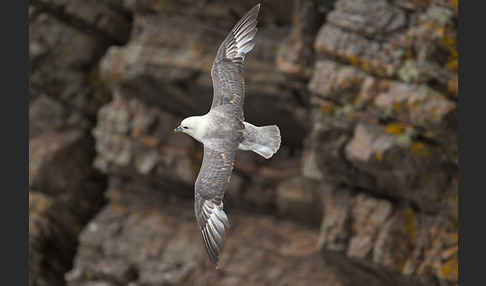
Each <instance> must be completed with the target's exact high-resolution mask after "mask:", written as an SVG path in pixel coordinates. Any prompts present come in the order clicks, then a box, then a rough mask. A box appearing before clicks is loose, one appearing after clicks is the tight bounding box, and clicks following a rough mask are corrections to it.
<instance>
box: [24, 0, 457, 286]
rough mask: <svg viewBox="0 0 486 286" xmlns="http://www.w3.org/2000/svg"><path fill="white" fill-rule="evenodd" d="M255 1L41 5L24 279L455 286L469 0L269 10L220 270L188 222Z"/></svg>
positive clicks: (250, 75)
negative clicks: (220, 79)
mask: <svg viewBox="0 0 486 286" xmlns="http://www.w3.org/2000/svg"><path fill="white" fill-rule="evenodd" d="M254 4H255V2H254V1H238V2H237V3H236V2H235V3H228V1H194V0H187V1H158V0H144V1H141V0H140V1H129V0H127V1H111V0H103V1H78V0H74V1H51V0H35V1H34V0H33V1H31V6H30V8H29V21H30V24H29V29H30V35H29V37H30V58H31V62H32V73H31V76H30V88H31V92H32V97H31V100H30V107H29V108H30V131H29V134H30V150H29V151H30V174H29V183H30V197H29V250H30V256H29V269H30V274H31V275H30V285H57V284H59V283H67V284H68V285H73V286H74V285H161V284H162V285H241V284H246V285H313V284H325V285H336V286H337V285H343V286H344V285H363V284H365V283H366V284H369V285H456V284H457V275H458V265H457V250H458V242H457V193H458V189H457V182H458V173H457V162H458V158H457V156H458V154H457V140H456V129H457V126H456V113H457V96H458V91H457V86H458V84H457V63H458V57H457V56H458V55H457V48H456V33H457V31H456V29H457V1H447V0H429V1H411V0H396V1H375V0H373V1H372V0H328V1H314V0H309V1H304V0H292V1H291V0H289V1H267V2H265V3H263V6H262V13H261V15H260V19H261V21H260V24H259V27H260V28H259V32H258V34H257V37H256V38H257V39H256V47H255V49H254V50H253V51H252V52H251V54H250V56H249V57H248V58H247V59H246V66H245V78H246V94H247V96H246V103H245V113H246V118H247V120H248V121H250V122H252V123H254V124H256V125H263V124H277V125H279V127H280V129H281V132H282V147H281V149H280V151H279V152H278V153H277V154H276V156H275V157H273V158H272V159H271V160H264V159H262V158H260V157H258V156H257V155H256V154H253V153H248V152H240V153H239V154H238V155H237V161H236V163H235V171H234V174H233V177H232V181H231V187H230V189H229V190H228V192H227V194H226V197H225V209H226V210H227V212H228V214H229V216H230V219H231V222H232V228H231V230H230V233H229V235H228V236H227V238H226V243H225V245H224V248H223V251H222V256H221V270H215V269H214V267H212V266H211V265H210V264H209V261H208V259H207V257H206V254H205V252H204V249H203V244H202V240H201V237H200V234H199V230H198V229H197V226H196V223H195V219H194V217H193V206H192V199H193V182H194V180H195V178H196V176H197V173H198V171H199V167H200V164H201V160H202V148H201V146H200V145H199V144H198V143H195V142H194V141H193V140H192V139H191V138H189V137H187V136H184V135H181V134H174V133H173V132H172V129H173V128H174V127H175V126H177V124H178V123H179V121H180V120H181V119H182V118H184V117H186V116H188V115H192V114H202V113H205V112H206V111H207V109H208V107H209V105H210V100H211V94H212V86H211V78H210V74H209V71H210V66H211V62H212V60H213V58H214V54H215V52H216V49H217V47H218V46H219V44H220V42H221V41H222V39H224V37H225V35H226V33H227V31H229V29H230V28H231V26H232V25H233V24H234V23H235V22H236V21H237V20H238V19H239V18H240V17H241V15H243V14H244V13H245V12H246V11H247V10H248V9H249V8H250V7H252V6H253V5H254Z"/></svg>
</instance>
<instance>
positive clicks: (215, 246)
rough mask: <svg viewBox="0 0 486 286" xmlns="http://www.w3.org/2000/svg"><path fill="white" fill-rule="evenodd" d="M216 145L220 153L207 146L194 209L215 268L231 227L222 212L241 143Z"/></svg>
mask: <svg viewBox="0 0 486 286" xmlns="http://www.w3.org/2000/svg"><path fill="white" fill-rule="evenodd" d="M217 144H218V148H217V150H219V151H215V150H214V149H211V148H210V147H207V146H204V158H203V162H202V165H201V169H200V171H199V175H198V177H197V180H196V186H195V188H196V194H195V205H194V210H195V212H196V219H197V223H198V224H199V228H200V229H201V232H202V236H203V239H204V244H205V245H206V251H207V253H208V255H209V259H210V260H211V262H212V263H214V264H217V263H218V258H219V251H220V248H221V243H222V240H223V237H224V235H225V233H226V230H227V229H228V228H229V226H230V224H229V221H228V217H227V216H226V213H225V212H224V210H223V196H224V192H225V191H226V189H227V188H228V186H229V182H230V178H231V173H232V171H233V161H234V159H235V154H236V148H237V144H238V141H236V140H235V141H231V140H224V141H221V142H220V143H217Z"/></svg>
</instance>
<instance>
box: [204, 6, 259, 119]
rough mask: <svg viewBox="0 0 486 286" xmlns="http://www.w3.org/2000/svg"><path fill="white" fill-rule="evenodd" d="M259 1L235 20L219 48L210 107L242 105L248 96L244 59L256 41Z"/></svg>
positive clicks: (214, 64)
mask: <svg viewBox="0 0 486 286" xmlns="http://www.w3.org/2000/svg"><path fill="white" fill-rule="evenodd" d="M259 10H260V4H258V5H256V6H255V7H253V8H252V9H251V10H250V11H248V13H246V15H245V16H243V18H241V19H240V21H238V23H236V25H235V26H234V27H233V29H232V30H231V32H230V33H229V34H228V36H226V39H225V40H224V41H223V43H222V44H221V46H220V47H219V49H218V53H217V54H216V58H215V59H214V62H213V66H212V68H211V77H212V79H213V89H214V94H213V103H212V105H211V109H212V108H214V107H216V106H219V105H223V104H236V105H238V106H239V107H240V108H241V118H242V117H243V103H244V97H245V89H244V88H245V86H244V85H245V82H244V78H243V61H244V59H245V55H246V54H247V53H248V52H250V51H251V50H252V49H253V47H254V45H255V43H254V41H253V38H254V37H255V34H256V32H257V28H256V25H257V16H258V11H259Z"/></svg>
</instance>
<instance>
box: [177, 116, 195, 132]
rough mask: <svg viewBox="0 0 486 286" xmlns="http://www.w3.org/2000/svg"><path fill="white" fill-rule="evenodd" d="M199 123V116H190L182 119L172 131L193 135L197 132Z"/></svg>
mask: <svg viewBox="0 0 486 286" xmlns="http://www.w3.org/2000/svg"><path fill="white" fill-rule="evenodd" d="M199 125H200V124H199V116H191V117H187V118H186V119H184V120H182V122H181V124H180V125H179V126H177V128H176V129H174V131H175V132H182V133H186V134H187V135H190V136H192V137H194V136H195V135H196V134H197V132H198V127H199Z"/></svg>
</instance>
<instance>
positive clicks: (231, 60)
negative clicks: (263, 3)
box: [175, 4, 280, 265]
mask: <svg viewBox="0 0 486 286" xmlns="http://www.w3.org/2000/svg"><path fill="white" fill-rule="evenodd" d="M259 10H260V4H258V5H256V6H255V7H253V8H252V9H251V10H250V11H248V12H247V13H246V14H245V15H244V16H243V17H242V18H241V19H240V20H239V21H238V23H236V25H235V26H234V27H233V29H232V30H231V32H230V33H229V34H228V35H227V36H226V39H225V40H224V41H223V43H222V44H221V46H220V47H219V49H218V51H217V54H216V58H215V59H214V61H213V65H212V68H211V77H212V80H213V101H212V104H211V108H210V110H209V112H208V113H206V114H204V115H201V116H191V117H188V118H186V119H184V120H182V122H181V124H180V125H179V126H178V127H177V128H176V129H175V131H176V132H183V133H186V134H187V135H190V136H192V137H193V138H194V139H196V140H197V141H199V142H201V143H202V144H203V145H204V158H203V161H202V165H201V169H200V170H199V175H198V176H197V179H196V183H195V202H194V203H195V204H194V210H195V213H196V220H197V223H198V224H199V228H200V230H201V232H202V237H203V240H204V244H205V246H206V251H207V253H208V256H209V259H210V260H211V262H212V263H213V264H215V265H217V264H218V259H219V253H220V248H221V243H222V240H223V237H224V235H225V233H226V230H227V229H228V228H229V226H230V224H229V221H228V217H227V216H226V213H225V212H224V210H223V196H224V193H225V191H226V190H227V189H228V186H229V182H230V178H231V173H232V171H233V161H234V160H235V154H236V151H237V150H250V151H253V152H255V153H257V154H259V155H261V156H263V157H264V158H265V159H268V158H270V157H272V156H273V154H275V153H276V152H277V151H278V149H279V148H280V130H279V128H278V126H276V125H271V126H261V127H257V126H254V125H252V124H250V123H248V122H245V119H244V112H243V102H244V98H245V86H244V79H243V63H244V60H245V56H246V54H248V53H249V52H250V51H251V50H252V49H253V47H254V46H255V43H254V40H253V38H254V37H255V34H256V32H257V27H256V26H257V17H258V12H259Z"/></svg>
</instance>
